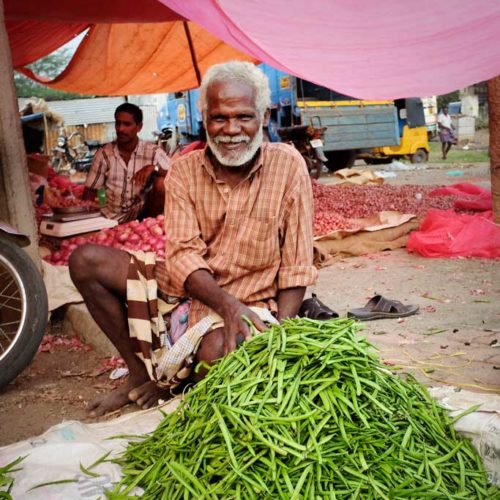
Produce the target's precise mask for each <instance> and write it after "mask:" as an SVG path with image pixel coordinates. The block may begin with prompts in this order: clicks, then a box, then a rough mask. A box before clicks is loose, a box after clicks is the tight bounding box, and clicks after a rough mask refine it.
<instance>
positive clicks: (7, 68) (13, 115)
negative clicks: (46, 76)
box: [0, 0, 41, 268]
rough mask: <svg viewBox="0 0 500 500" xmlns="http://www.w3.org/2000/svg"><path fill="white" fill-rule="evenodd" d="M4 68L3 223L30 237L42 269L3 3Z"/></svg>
mask: <svg viewBox="0 0 500 500" xmlns="http://www.w3.org/2000/svg"><path fill="white" fill-rule="evenodd" d="M0 68H2V70H1V71H0V219H1V220H3V221H4V222H7V223H8V224H10V225H11V226H14V227H15V228H16V229H17V230H18V231H21V232H22V233H24V234H26V235H27V236H29V238H30V240H31V245H30V246H29V247H28V248H26V251H27V252H28V254H29V255H30V257H31V258H32V259H33V260H34V262H35V263H36V265H37V266H38V268H41V261H40V256H39V253H38V243H37V233H36V225H35V211H34V208H33V201H32V199H31V189H30V181H29V175H28V168H27V165H26V153H25V151H24V144H23V138H22V134H21V121H20V118H19V110H18V108H17V98H16V92H15V89H14V78H13V75H14V72H13V69H12V57H11V53H10V45H9V39H8V37H7V30H6V28H5V19H4V6H3V0H0Z"/></svg>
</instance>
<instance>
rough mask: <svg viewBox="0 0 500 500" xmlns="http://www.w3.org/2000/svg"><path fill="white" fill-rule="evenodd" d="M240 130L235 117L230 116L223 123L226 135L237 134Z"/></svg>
mask: <svg viewBox="0 0 500 500" xmlns="http://www.w3.org/2000/svg"><path fill="white" fill-rule="evenodd" d="M240 132H241V126H240V123H239V121H238V120H237V119H235V118H230V119H229V120H227V121H226V123H225V124H224V133H225V134H227V135H237V134H239V133H240Z"/></svg>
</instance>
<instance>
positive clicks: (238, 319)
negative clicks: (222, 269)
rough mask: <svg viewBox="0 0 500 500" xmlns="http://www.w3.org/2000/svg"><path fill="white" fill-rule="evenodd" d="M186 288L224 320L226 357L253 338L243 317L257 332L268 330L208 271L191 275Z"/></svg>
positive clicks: (200, 270) (200, 271)
mask: <svg viewBox="0 0 500 500" xmlns="http://www.w3.org/2000/svg"><path fill="white" fill-rule="evenodd" d="M184 287H185V289H186V291H187V292H188V294H189V295H190V296H191V297H193V298H195V299H198V300H201V302H203V303H204V304H205V305H207V306H208V307H210V308H212V309H213V310H214V311H215V312H217V313H218V314H219V316H221V318H222V319H223V320H224V355H226V354H227V353H228V352H231V351H234V350H235V349H236V345H237V344H239V343H241V342H243V340H248V339H249V338H250V337H251V336H252V332H251V331H250V327H249V326H248V324H247V323H246V322H245V320H244V319H243V316H246V317H247V318H248V319H249V320H250V321H251V322H252V323H253V324H254V325H255V327H256V328H257V330H259V331H261V332H263V331H264V330H266V328H267V327H266V325H265V324H264V322H263V321H262V320H261V319H260V318H259V317H258V316H257V314H255V313H254V312H253V311H252V310H251V309H250V308H248V307H247V306H246V305H244V304H242V303H241V302H240V301H239V300H238V299H236V298H235V297H233V296H232V295H230V294H229V293H227V292H225V291H224V290H223V289H222V288H221V287H219V285H218V284H217V283H216V282H215V280H214V278H213V277H212V275H211V274H210V273H209V272H208V271H207V270H206V269H198V270H196V271H194V272H193V273H191V274H190V275H189V276H188V278H187V279H186V282H185V283H184Z"/></svg>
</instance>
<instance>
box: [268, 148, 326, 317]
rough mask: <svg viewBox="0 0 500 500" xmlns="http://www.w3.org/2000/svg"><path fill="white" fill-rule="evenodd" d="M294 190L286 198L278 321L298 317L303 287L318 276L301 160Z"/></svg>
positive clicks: (309, 200)
mask: <svg viewBox="0 0 500 500" xmlns="http://www.w3.org/2000/svg"><path fill="white" fill-rule="evenodd" d="M297 161H299V162H300V163H301V165H300V166H299V168H298V171H297V173H296V176H297V177H296V179H295V182H294V186H293V187H292V189H291V191H290V192H289V193H288V196H287V208H286V212H285V218H284V220H285V221H286V225H285V228H284V236H283V244H282V248H281V255H282V257H281V265H280V269H279V271H278V297H277V301H278V320H279V321H281V320H282V319H284V318H289V317H294V316H296V315H297V313H298V311H299V308H300V305H301V303H302V300H303V298H304V293H305V290H306V287H307V286H309V285H312V284H313V283H314V282H315V280H316V276H317V271H316V268H315V267H314V266H313V197H312V187H311V180H310V178H309V175H308V172H307V167H306V166H305V164H304V160H303V158H302V157H300V158H298V159H297Z"/></svg>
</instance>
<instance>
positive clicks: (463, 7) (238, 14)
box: [4, 0, 500, 99]
mask: <svg viewBox="0 0 500 500" xmlns="http://www.w3.org/2000/svg"><path fill="white" fill-rule="evenodd" d="M4 6H5V18H6V22H7V31H8V35H9V40H10V44H11V50H12V57H13V62H14V67H21V66H23V65H26V64H28V63H30V62H33V61H34V60H36V59H37V58H39V57H42V56H43V55H46V54H48V53H49V52H51V51H52V50H54V49H55V48H56V47H58V46H60V45H62V44H63V43H65V42H66V41H68V40H70V39H71V38H72V37H73V36H74V35H75V34H76V33H78V32H79V31H81V30H83V29H84V28H85V27H87V26H90V25H98V24H103V23H108V24H110V23H123V22H127V23H151V22H162V23H167V22H175V21H179V20H182V19H190V20H192V21H194V23H196V24H198V25H200V26H201V27H202V28H204V29H206V30H207V31H208V32H210V33H212V34H213V35H215V36H216V37H217V38H219V39H221V40H223V41H225V42H226V43H227V44H228V45H230V46H232V47H235V48H236V49H239V50H240V51H242V52H244V53H246V54H248V56H247V58H250V59H256V60H260V61H264V62H267V63H269V64H271V65H273V66H275V67H277V68H280V69H283V70H285V71H287V72H290V73H292V74H295V75H297V76H301V77H303V78H305V79H307V80H310V81H313V82H316V83H318V84H321V85H324V86H327V87H329V88H332V89H334V90H336V91H338V92H341V93H344V94H347V95H352V96H354V97H360V98H367V99H394V98H397V97H409V96H425V95H434V94H443V93H446V92H449V91H452V90H455V89H457V88H461V87H464V86H467V85H471V84H472V83H475V82H479V81H482V80H487V79H489V78H492V77H494V76H496V75H498V74H500V28H499V26H500V0H474V1H470V0H447V1H446V2H439V1H437V0H420V1H419V2H408V1H405V0H377V1H375V0H189V1H186V0H161V3H160V0H141V1H138V0H86V1H81V0H64V1H62V0H43V2H40V0H4ZM212 38H213V37H212ZM210 43H211V44H214V42H213V40H211V41H210ZM177 45H178V44H177V42H176V46H175V47H174V49H175V50H178V47H177ZM208 45H209V44H206V43H205V44H204V45H203V46H204V47H205V48H206V47H208ZM214 46H215V44H214ZM159 47H160V45H159ZM195 49H196V48H195ZM161 50H163V51H165V52H162V53H159V52H157V53H155V55H156V57H158V58H159V59H161V60H163V61H164V62H165V58H164V57H162V54H169V53H170V54H172V50H171V48H170V47H169V46H167V45H166V44H163V45H162V46H161ZM225 51H226V52H227V53H230V51H228V50H227V49H225ZM195 52H196V50H195ZM235 54H237V52H235ZM77 55H78V54H77ZM207 56H208V54H205V59H206V60H207V61H208V60H209V59H210V58H208V57H207ZM124 57H127V53H126V52H125V53H124ZM104 59H106V60H105V61H104ZM212 59H214V60H217V58H212ZM92 61H94V62H95V63H96V64H95V65H94V66H93V63H92ZM129 61H130V58H129ZM121 62H122V63H123V61H121ZM130 62H131V63H133V61H130ZM139 62H140V61H139ZM212 62H213V61H212ZM79 64H80V68H81V65H82V64H84V65H85V67H86V68H87V72H88V73H89V74H93V75H95V74H101V75H102V73H101V72H100V68H101V67H102V66H103V64H105V65H107V66H108V67H114V68H115V69H116V68H117V65H118V61H111V60H109V59H108V58H107V57H106V56H105V55H103V54H102V53H101V54H97V55H96V56H95V58H94V59H92V58H90V59H86V60H85V61H80V63H78V61H74V62H73V63H72V66H71V68H70V69H71V71H73V72H74V73H73V75H71V74H69V71H68V72H66V75H65V76H64V79H60V80H59V83H58V85H59V87H58V88H61V89H63V90H73V88H72V87H71V85H73V86H74V82H75V81H77V82H81V81H82V80H81V74H77V73H76V72H75V71H76V68H78V67H79ZM141 64H142V63H141ZM169 64H170V63H169ZM176 66H177V65H176ZM149 74H150V79H151V82H149V83H147V82H146V83H147V84H146V85H145V87H144V88H151V89H153V88H154V89H156V91H160V90H161V88H162V86H161V84H160V85H159V84H158V72H156V71H150V72H149ZM146 77H147V75H146V74H145V72H144V71H142V73H141V81H140V84H141V85H143V83H144V82H143V80H144V79H145V78H146ZM101 80H102V82H101V83H102V86H105V84H106V78H101ZM153 80H154V81H153ZM191 80H192V81H193V82H194V84H193V85H196V79H191ZM185 81H187V79H186V78H179V79H176V80H175V81H174V82H172V84H174V83H175V84H177V82H183V85H185V84H186V83H185ZM112 83H113V85H114V87H116V82H112ZM68 85H69V87H67V86H68ZM190 85H191V84H190ZM65 87H67V88H65ZM70 87H71V88H70ZM119 87H120V88H119V90H120V91H121V92H122V91H123V92H124V91H125V90H126V88H127V87H126V86H123V85H120V86H119ZM167 87H168V88H169V90H172V89H170V87H169V86H168V85H167ZM159 89H160V90H159ZM176 90H182V89H180V88H179V89H176ZM99 91H100V92H103V89H100V90H99Z"/></svg>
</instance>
